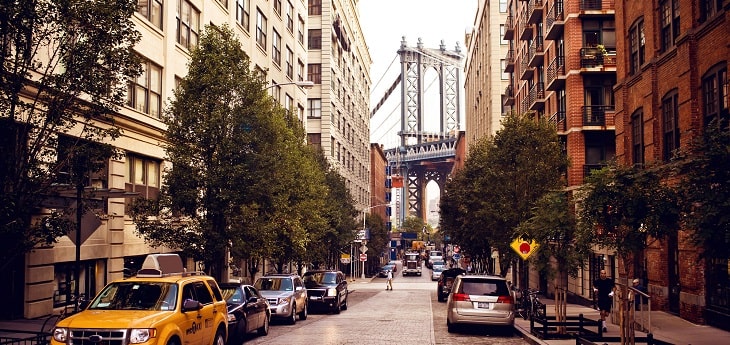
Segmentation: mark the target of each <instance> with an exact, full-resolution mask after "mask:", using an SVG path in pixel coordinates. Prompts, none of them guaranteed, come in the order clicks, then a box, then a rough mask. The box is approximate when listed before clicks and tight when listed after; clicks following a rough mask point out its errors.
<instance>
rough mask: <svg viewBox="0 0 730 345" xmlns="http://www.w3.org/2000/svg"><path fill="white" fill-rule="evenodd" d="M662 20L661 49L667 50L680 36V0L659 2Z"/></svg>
mask: <svg viewBox="0 0 730 345" xmlns="http://www.w3.org/2000/svg"><path fill="white" fill-rule="evenodd" d="M659 11H660V13H659V16H660V20H661V23H660V25H661V32H660V36H661V37H660V39H661V42H660V44H661V50H662V51H667V50H668V49H669V48H671V47H673V46H674V41H675V40H676V39H677V36H679V0H664V1H662V2H661V3H660V4H659Z"/></svg>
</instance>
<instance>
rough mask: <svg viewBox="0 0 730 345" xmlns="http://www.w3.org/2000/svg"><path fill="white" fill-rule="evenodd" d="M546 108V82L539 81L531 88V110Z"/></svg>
mask: <svg viewBox="0 0 730 345" xmlns="http://www.w3.org/2000/svg"><path fill="white" fill-rule="evenodd" d="M543 108H545V83H543V82H539V83H536V84H535V85H533V86H532V87H531V88H530V110H542V109H543Z"/></svg>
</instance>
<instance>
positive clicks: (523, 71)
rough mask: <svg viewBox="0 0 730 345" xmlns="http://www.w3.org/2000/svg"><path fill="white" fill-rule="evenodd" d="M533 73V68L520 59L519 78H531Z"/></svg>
mask: <svg viewBox="0 0 730 345" xmlns="http://www.w3.org/2000/svg"><path fill="white" fill-rule="evenodd" d="M534 74H535V69H534V68H532V67H530V66H528V65H527V61H525V60H524V58H523V59H522V61H521V62H520V79H521V80H530V79H532V76H533V75H534Z"/></svg>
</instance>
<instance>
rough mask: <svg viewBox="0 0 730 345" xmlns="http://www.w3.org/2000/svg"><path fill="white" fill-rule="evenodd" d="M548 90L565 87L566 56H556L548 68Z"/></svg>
mask: <svg viewBox="0 0 730 345" xmlns="http://www.w3.org/2000/svg"><path fill="white" fill-rule="evenodd" d="M546 81H547V90H549V91H555V90H560V89H562V88H564V87H565V57H564V56H556V57H555V58H554V59H553V61H552V62H550V65H548V68H547V74H546Z"/></svg>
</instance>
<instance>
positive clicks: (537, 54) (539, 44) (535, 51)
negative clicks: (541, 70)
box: [528, 35, 545, 67]
mask: <svg viewBox="0 0 730 345" xmlns="http://www.w3.org/2000/svg"><path fill="white" fill-rule="evenodd" d="M529 54H530V55H529V59H528V61H529V63H528V64H529V65H530V66H531V67H537V66H540V65H542V64H543V59H544V58H545V51H544V50H543V41H542V35H538V36H536V37H535V39H534V40H532V43H530V52H529Z"/></svg>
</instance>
